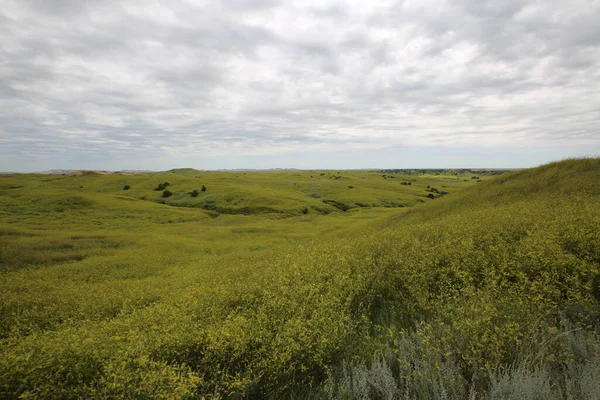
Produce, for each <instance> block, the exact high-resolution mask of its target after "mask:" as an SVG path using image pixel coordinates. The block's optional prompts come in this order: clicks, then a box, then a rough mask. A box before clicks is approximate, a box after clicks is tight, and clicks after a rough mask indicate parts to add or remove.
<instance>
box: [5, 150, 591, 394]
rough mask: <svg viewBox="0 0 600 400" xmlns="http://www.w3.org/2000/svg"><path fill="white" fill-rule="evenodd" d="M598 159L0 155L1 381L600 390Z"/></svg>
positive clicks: (107, 389)
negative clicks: (389, 165) (182, 160)
mask: <svg viewBox="0 0 600 400" xmlns="http://www.w3.org/2000/svg"><path fill="white" fill-rule="evenodd" d="M599 232H600V159H598V158H586V159H571V160H565V161H561V162H555V163H551V164H547V165H543V166H541V167H537V168H533V169H526V170H517V171H498V170H341V171H333V170H312V171H308V170H272V171H198V170H194V169H176V170H171V171H167V172H136V173H112V174H107V173H102V172H89V171H84V172H78V173H73V174H54V175H52V174H5V175H0V398H6V399H13V398H15V399H16V398H22V399H80V398H81V399H112V398H127V399H280V398H293V399H390V400H391V399H467V398H468V399H599V398H600V386H599V385H598V384H597V382H600V338H599V336H598V335H599V333H600V234H599Z"/></svg>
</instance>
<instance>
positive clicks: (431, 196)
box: [427, 193, 435, 199]
mask: <svg viewBox="0 0 600 400" xmlns="http://www.w3.org/2000/svg"><path fill="white" fill-rule="evenodd" d="M427 197H429V198H430V199H435V196H434V195H433V193H429V194H428V195H427Z"/></svg>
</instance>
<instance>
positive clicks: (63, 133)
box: [0, 0, 600, 172]
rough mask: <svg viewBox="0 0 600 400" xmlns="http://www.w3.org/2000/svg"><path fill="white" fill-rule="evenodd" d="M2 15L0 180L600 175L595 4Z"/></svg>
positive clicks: (561, 0) (77, 3)
mask: <svg viewBox="0 0 600 400" xmlns="http://www.w3.org/2000/svg"><path fill="white" fill-rule="evenodd" d="M0 5H1V7H0V171H20V172H32V171H43V170H48V169H102V170H123V169H139V170H167V169H170V168H178V167H192V168H198V169H229V168H232V169H233V168H248V169H254V168H256V169H260V168H304V169H314V168H336V169H340V168H348V169H350V168H469V167H479V168H482V167H489V168H520V167H531V166H536V165H540V164H543V163H546V162H549V161H554V160H560V159H564V158H570V157H582V156H592V157H593V156H600V23H599V21H600V0H543V1H532V0H530V1H520V0H502V1H499V0H456V1H442V0H420V1H416V0H404V1H403V0H398V1H385V0H384V1H379V0H370V1H346V2H344V1H328V0H318V1H307V0H297V1H295V0H292V1H279V0H222V1H195V0H185V1H179V0H170V1H152V0H139V1H138V0H133V1H127V0H125V1H123V0H95V1H91V0H90V1H82V0H0Z"/></svg>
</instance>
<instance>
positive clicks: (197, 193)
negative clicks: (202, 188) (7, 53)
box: [190, 189, 200, 197]
mask: <svg viewBox="0 0 600 400" xmlns="http://www.w3.org/2000/svg"><path fill="white" fill-rule="evenodd" d="M190 194H191V195H192V197H198V195H199V194H200V192H199V191H198V189H194V190H192V192H191V193H190Z"/></svg>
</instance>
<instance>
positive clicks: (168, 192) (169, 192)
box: [162, 190, 173, 197]
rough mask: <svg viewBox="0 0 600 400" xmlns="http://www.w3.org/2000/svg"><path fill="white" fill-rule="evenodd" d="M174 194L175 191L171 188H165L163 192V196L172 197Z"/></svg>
mask: <svg viewBox="0 0 600 400" xmlns="http://www.w3.org/2000/svg"><path fill="white" fill-rule="evenodd" d="M170 196H173V193H172V192H171V191H170V190H165V191H164V192H163V194H162V197H170Z"/></svg>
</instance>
